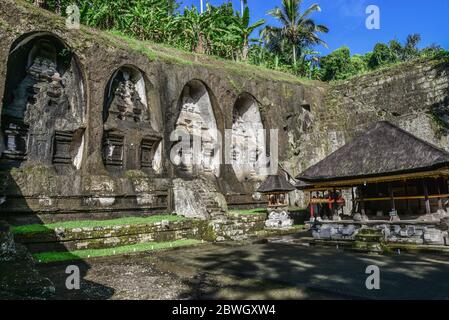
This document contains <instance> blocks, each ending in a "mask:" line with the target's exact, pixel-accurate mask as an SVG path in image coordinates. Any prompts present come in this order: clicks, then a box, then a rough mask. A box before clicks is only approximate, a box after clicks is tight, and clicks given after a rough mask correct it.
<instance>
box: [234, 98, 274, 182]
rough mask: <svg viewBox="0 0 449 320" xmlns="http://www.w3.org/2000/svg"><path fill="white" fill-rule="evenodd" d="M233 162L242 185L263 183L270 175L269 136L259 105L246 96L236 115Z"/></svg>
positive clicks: (235, 112)
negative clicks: (268, 172)
mask: <svg viewBox="0 0 449 320" xmlns="http://www.w3.org/2000/svg"><path fill="white" fill-rule="evenodd" d="M232 116H233V117H232V154H231V161H232V167H233V169H234V172H235V174H236V176H237V179H238V180H239V181H240V182H247V181H248V182H251V181H262V180H263V179H264V178H265V177H266V175H267V163H266V135H265V131H264V125H263V122H262V117H261V114H260V104H259V102H258V101H257V100H256V99H255V98H254V97H253V96H252V95H250V94H248V93H242V94H241V95H240V96H239V97H238V98H237V100H236V102H235V105H234V109H233V115H232Z"/></svg>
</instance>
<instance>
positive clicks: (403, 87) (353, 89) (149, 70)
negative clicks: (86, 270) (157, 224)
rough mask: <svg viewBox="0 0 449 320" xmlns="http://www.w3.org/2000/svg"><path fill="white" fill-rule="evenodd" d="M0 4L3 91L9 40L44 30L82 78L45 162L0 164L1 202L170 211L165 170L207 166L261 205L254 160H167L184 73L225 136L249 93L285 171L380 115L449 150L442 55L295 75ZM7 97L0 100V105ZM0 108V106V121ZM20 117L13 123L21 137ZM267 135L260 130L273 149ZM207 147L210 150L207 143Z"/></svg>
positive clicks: (54, 128) (239, 198)
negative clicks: (362, 69)
mask: <svg viewBox="0 0 449 320" xmlns="http://www.w3.org/2000/svg"><path fill="white" fill-rule="evenodd" d="M0 9H1V10H0V41H1V43H2V46H1V47H0V95H1V96H2V97H4V96H5V94H6V93H7V94H8V95H9V94H10V93H11V90H12V89H14V88H11V86H12V85H11V84H10V83H9V82H10V80H7V79H6V78H7V77H6V75H7V73H8V64H9V65H10V69H11V65H13V66H14V64H11V60H10V58H11V55H10V50H11V49H14V48H16V47H17V45H18V44H23V43H25V44H26V43H29V42H27V41H31V40H30V39H38V38H39V36H42V35H45V37H46V38H47V39H54V42H55V43H56V42H57V43H59V45H58V46H59V47H57V48H59V49H61V48H65V49H66V51H67V50H68V51H70V52H71V54H72V57H73V59H74V62H75V63H76V66H77V68H78V69H79V70H78V71H79V76H80V77H81V79H82V80H83V81H82V84H83V85H82V86H81V87H80V90H81V91H80V92H81V95H77V97H80V96H82V97H83V98H84V101H81V102H83V103H81V105H82V106H80V110H83V116H82V117H81V116H78V118H77V121H75V122H74V123H75V124H76V128H74V129H73V128H72V129H73V130H72V129H71V128H69V127H68V126H65V125H62V127H58V125H60V122H61V121H56V122H51V126H50V129H51V130H50V131H48V132H45V134H47V135H48V136H49V137H51V139H50V140H49V141H53V142H52V143H53V144H52V146H53V149H52V148H47V149H48V150H49V151H48V152H49V153H50V154H49V155H47V156H44V157H43V158H44V160H45V161H40V160H38V161H34V162H30V161H28V160H27V159H25V158H24V157H23V153H22V154H20V152H19V153H18V156H19V159H22V160H21V161H22V163H21V165H20V166H19V167H18V168H12V169H10V168H9V169H6V170H5V169H2V170H1V172H0V175H1V178H0V202H2V201H4V200H5V202H4V204H2V205H0V211H3V212H12V211H14V212H17V213H19V212H50V213H55V212H67V211H70V212H92V211H98V212H106V213H107V212H118V211H123V212H133V211H136V210H141V211H144V212H150V213H151V212H171V211H173V210H174V209H175V207H174V203H175V201H174V199H173V179H177V178H180V179H184V180H188V181H193V182H192V183H194V181H195V179H199V178H203V177H206V178H208V179H210V181H212V182H213V183H214V185H216V187H215V188H214V190H213V191H214V192H212V194H215V190H216V191H217V192H219V193H221V194H223V195H224V196H225V198H226V200H227V201H228V202H229V203H231V205H232V206H236V207H237V206H238V207H242V208H243V207H246V206H245V204H248V205H250V206H254V205H259V204H260V199H259V198H258V196H257V195H256V194H254V190H255V189H256V187H257V184H258V183H259V182H257V181H250V180H251V179H249V181H246V180H245V179H242V177H250V178H251V177H252V176H255V175H254V172H252V170H248V172H246V173H245V172H243V173H242V172H238V174H236V172H235V170H234V169H233V167H232V165H221V166H220V167H219V168H217V167H215V165H214V166H213V167H214V168H213V170H212V171H211V172H212V173H215V174H205V175H203V174H202V172H201V171H204V170H199V171H200V172H199V173H198V172H195V170H192V171H190V170H179V166H176V165H174V164H173V163H171V161H170V151H171V149H172V147H173V146H174V145H175V143H173V142H171V141H170V135H171V133H172V132H173V130H174V129H175V128H176V127H177V126H178V125H179V123H178V120H179V116H180V114H181V112H182V110H183V106H185V105H186V104H185V103H184V102H185V101H184V100H185V99H184V98H185V95H184V94H183V92H184V93H185V92H186V88H188V84H191V83H201V86H203V87H204V88H205V90H206V91H207V96H208V97H207V100H208V101H207V106H208V110H209V113H210V115H211V116H212V114H211V113H213V118H214V119H211V121H212V120H214V121H215V123H216V127H217V129H218V130H219V132H220V133H221V134H222V136H223V137H224V131H225V129H232V128H234V129H235V128H236V124H235V121H236V119H235V115H236V113H237V112H236V111H238V110H237V109H238V107H239V106H241V105H242V103H239V98H241V97H242V96H246V97H251V100H254V101H253V103H252V104H251V105H253V106H257V107H258V109H259V110H258V111H259V112H260V119H259V115H257V117H256V118H257V123H259V124H260V122H261V123H262V125H263V126H264V128H265V129H277V130H278V141H279V150H278V151H279V160H280V163H279V164H280V165H281V167H282V168H283V169H285V170H286V171H288V172H289V173H290V174H291V175H292V176H295V175H296V174H299V173H300V172H301V171H303V170H305V169H306V168H308V167H309V166H311V165H313V164H315V163H317V162H318V161H320V160H322V159H323V158H325V157H326V156H327V155H329V154H330V153H331V152H333V151H335V150H336V149H337V148H339V147H340V146H342V145H344V144H345V143H347V142H349V141H350V140H351V139H353V138H354V137H355V136H357V135H358V134H360V133H362V132H363V131H364V130H366V128H368V127H369V126H371V125H373V124H374V123H375V122H377V121H379V120H388V121H391V122H392V123H394V124H396V125H398V126H399V127H401V128H403V129H405V130H407V131H410V132H411V133H413V134H415V135H417V136H418V137H420V138H423V139H425V140H426V141H429V142H431V143H434V144H436V145H438V146H440V147H442V148H445V149H447V150H449V137H448V131H449V130H448V128H449V118H448V116H447V106H448V102H449V98H447V97H448V92H449V78H448V63H447V62H441V61H419V62H413V63H406V64H402V65H399V66H396V67H393V68H389V69H385V70H380V71H377V72H374V73H370V74H367V75H363V76H359V77H356V78H353V79H350V80H347V81H343V82H338V83H333V84H324V83H321V82H317V81H307V82H302V81H300V80H298V79H297V78H296V77H294V76H292V75H287V74H283V73H279V72H276V71H272V70H265V69H263V68H257V67H254V66H250V65H246V64H244V65H242V64H239V63H233V62H229V61H225V62H223V61H220V60H215V59H213V58H211V57H207V56H201V55H195V54H189V53H184V52H179V51H176V50H175V49H171V48H167V47H164V46H158V45H152V44H142V43H139V42H136V41H134V40H129V39H126V38H123V37H119V36H117V35H114V34H111V33H103V32H99V31H96V30H93V29H89V28H86V27H81V29H80V30H69V29H67V28H66V26H65V21H64V19H62V18H59V17H57V16H55V15H53V14H51V13H49V12H46V11H44V10H40V9H36V8H35V7H33V6H31V5H29V4H27V3H25V2H23V1H21V0H19V1H13V0H4V1H2V2H1V3H0ZM36 37H37V38H36ZM33 41H34V40H33ZM50 42H51V41H50ZM22 48H26V46H23V45H22ZM47 51H48V50H47ZM50 52H51V50H50ZM64 52H65V51H64ZM46 56H48V53H47V54H46ZM50 60H51V59H50ZM18 67H20V68H22V69H23V70H26V68H25V67H23V66H20V64H19V65H18ZM22 69H21V70H22ZM33 70H34V69H33ZM33 70H31V71H33ZM123 70H132V71H130V72H122V71H123ZM9 71H11V70H9ZM33 72H34V71H33ZM50 80H51V81H52V82H50V83H49V84H50V85H49V86H44V87H45V88H47V87H48V88H50V89H51V90H50V89H45V90H49V92H50V95H51V97H53V99H50V101H53V102H52V103H56V104H57V105H64V103H66V102H64V101H66V100H64V99H63V100H61V99H60V100H61V101H62V102H61V101H60V100H58V99H56V100H55V99H54V96H55V95H56V96H58V94H59V93H58V92H60V88H59V87H58V81H60V80H59V78H58V77H57V76H52V78H51V79H50ZM16 82H17V80H16ZM58 88H59V89H58ZM202 96H204V95H202ZM6 98H7V97H6ZM6 98H5V99H6ZM5 99H4V100H3V101H2V102H1V104H0V113H1V114H2V115H3V114H5V112H4V108H6V106H5V105H4V104H5V102H7V99H6V100H5ZM80 99H81V98H80ZM68 100H69V101H70V100H73V99H68ZM81 100H82V99H81ZM193 100H195V99H193ZM240 100H241V99H240ZM38 101H47V100H45V99H44V100H43V99H40V100H38ZM55 101H56V102H55ZM193 102H195V101H193ZM7 104H8V103H7ZM236 108H237V109H236ZM76 110H78V109H76ZM211 111H212V112H211ZM78 113H79V112H78V111H76V113H75V114H78ZM44 118H45V117H44ZM53 118H55V119H57V115H55V116H54V117H53ZM5 119H6V118H5V117H3V116H2V119H1V121H2V123H4V122H5V121H6V120H5ZM33 119H34V118H33ZM186 119H187V118H186ZM187 120H188V121H187V122H189V121H190V120H191V119H187ZM259 120H260V121H259ZM185 125H188V126H189V125H190V124H189V123H185ZM3 126H4V125H2V130H3V129H4V128H3ZM214 127H215V124H214ZM24 128H25V129H26V126H25V127H24ZM24 128H22V127H21V126H19V127H14V128H12V129H13V130H10V131H11V132H12V135H13V136H14V137H16V138H17V137H19V138H20V137H21V135H22V136H23V132H24ZM61 128H62V129H63V130H62V132H61V130H60V129H61ZM239 128H240V127H239ZM242 128H243V127H242ZM69 129H70V130H69ZM3 131H4V130H3ZM25 131H26V130H25ZM8 134H9V133H8ZM223 137H222V138H223ZM266 137H267V138H268V136H266ZM0 139H4V134H3V133H2V134H0ZM223 139H224V138H223ZM47 140H48V139H47ZM18 141H20V139H19V140H18ZM39 141H40V140H39ZM222 142H224V141H223V140H222ZM268 144H269V141H268V140H267V145H266V148H267V149H270V147H269V145H268ZM11 145H12V146H14V145H15V144H14V143H12V144H11ZM5 146H7V141H0V152H3V151H5V150H3V149H5ZM47 147H48V146H47ZM38 149H39V148H37V149H36V148H35V149H33V150H34V151H33V150H31V152H34V153H36V154H33V156H32V157H30V159H41V158H39V157H36V155H37V154H38V151H37V150H38ZM203 149H204V150H205V151H207V153H209V152H210V147H209V146H207V147H206V148H203ZM19 151H20V150H19ZM272 151H273V150H270V152H272ZM16 156H17V154H15V155H14V157H15V158H14V159H16ZM221 157H222V159H221V160H222V162H224V155H223V154H222V155H221ZM55 159H56V160H58V161H56V163H55ZM61 167H62V169H61ZM208 170H209V169H208ZM206 171H207V170H206ZM209 171H210V170H209ZM237 171H239V170H237ZM185 173H188V174H187V175H186V174H185ZM216 175H217V176H216ZM242 180H245V181H242ZM256 180H257V179H256ZM290 199H291V204H292V205H293V204H296V205H298V206H304V205H305V204H306V201H305V199H304V194H303V193H301V192H293V193H291V194H290ZM193 200H195V199H193V198H192V197H191V199H187V200H186V201H187V202H189V201H190V202H191V201H193ZM181 202H182V201H181ZM210 202H212V203H214V202H216V201H215V199H205V200H204V206H207V205H208V203H210ZM209 205H210V204H209ZM219 207H223V206H221V205H220V206H219ZM203 216H204V215H203Z"/></svg>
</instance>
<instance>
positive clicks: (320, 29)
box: [28, 0, 447, 81]
mask: <svg viewBox="0 0 449 320" xmlns="http://www.w3.org/2000/svg"><path fill="white" fill-rule="evenodd" d="M28 1H29V2H31V3H34V4H35V5H37V6H40V7H44V8H46V9H48V10H51V11H54V12H56V13H58V14H61V15H63V16H64V15H65V13H66V8H67V6H69V5H72V4H76V5H78V7H79V8H80V14H81V23H83V24H84V25H87V26H91V27H95V28H99V29H104V30H114V31H119V32H120V33H122V34H125V35H127V36H129V37H133V38H136V39H140V40H148V41H152V42H157V43H165V44H168V45H170V46H173V47H176V48H180V49H182V50H186V51H191V52H196V53H199V54H208V55H214V56H218V57H221V58H224V59H232V60H235V61H245V62H247V63H251V64H255V65H259V66H264V67H267V68H271V69H275V70H280V71H285V72H290V73H293V74H296V75H298V76H301V77H306V78H311V79H321V80H325V81H331V80H341V79H346V78H348V77H350V76H353V75H357V74H361V73H364V72H367V71H371V70H376V69H378V68H381V67H383V66H387V65H391V64H395V63H399V62H403V61H409V60H412V59H416V58H419V57H423V56H425V57H437V56H441V55H447V53H446V51H444V50H442V49H441V48H439V47H437V46H432V47H429V48H425V49H422V50H420V49H419V48H418V44H419V42H420V40H421V38H420V36H419V35H410V36H409V37H408V38H407V40H406V42H405V43H404V44H401V43H400V42H398V41H396V40H393V41H390V43H388V44H383V43H379V44H376V46H375V47H374V49H373V51H372V52H370V53H367V54H365V55H351V52H350V50H349V48H347V47H343V48H339V49H337V50H335V51H334V52H332V53H331V54H329V55H327V56H324V57H320V54H319V52H317V51H316V49H317V48H319V46H326V43H325V41H324V40H323V39H322V38H321V37H322V35H323V34H325V33H327V32H329V29H328V28H327V27H326V26H324V25H321V24H318V23H316V22H315V20H314V15H315V14H317V13H319V12H320V11H321V9H320V6H319V5H318V4H313V5H311V6H309V7H307V8H305V9H304V10H303V8H302V6H301V5H302V0H279V1H280V4H281V6H280V7H275V8H274V9H273V10H270V11H269V12H268V14H269V15H271V16H272V17H274V19H275V20H276V22H277V23H276V25H273V26H272V25H265V20H258V21H256V22H255V23H251V21H252V20H251V15H250V8H248V6H247V5H246V2H247V1H246V0H242V1H241V2H242V9H243V10H240V11H236V10H234V8H233V6H232V3H230V2H228V3H224V4H222V5H219V6H212V5H209V4H207V5H206V10H205V12H204V13H203V14H201V13H200V12H199V11H198V9H197V8H196V7H195V6H192V7H189V8H184V9H183V10H180V4H179V3H178V1H177V0H114V1H111V0H28ZM241 11H243V12H241ZM257 30H259V37H258V38H257V39H253V38H251V37H252V36H253V35H254V34H256V35H257Z"/></svg>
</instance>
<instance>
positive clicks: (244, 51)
mask: <svg viewBox="0 0 449 320" xmlns="http://www.w3.org/2000/svg"><path fill="white" fill-rule="evenodd" d="M248 56H249V45H248V41H245V42H244V44H243V49H242V60H243V61H248Z"/></svg>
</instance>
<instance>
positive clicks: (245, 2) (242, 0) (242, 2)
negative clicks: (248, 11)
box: [240, 0, 248, 17]
mask: <svg viewBox="0 0 449 320" xmlns="http://www.w3.org/2000/svg"><path fill="white" fill-rule="evenodd" d="M247 5H248V0H240V8H241V11H240V12H241V14H242V17H243V14H244V11H245V7H246V6H247Z"/></svg>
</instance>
